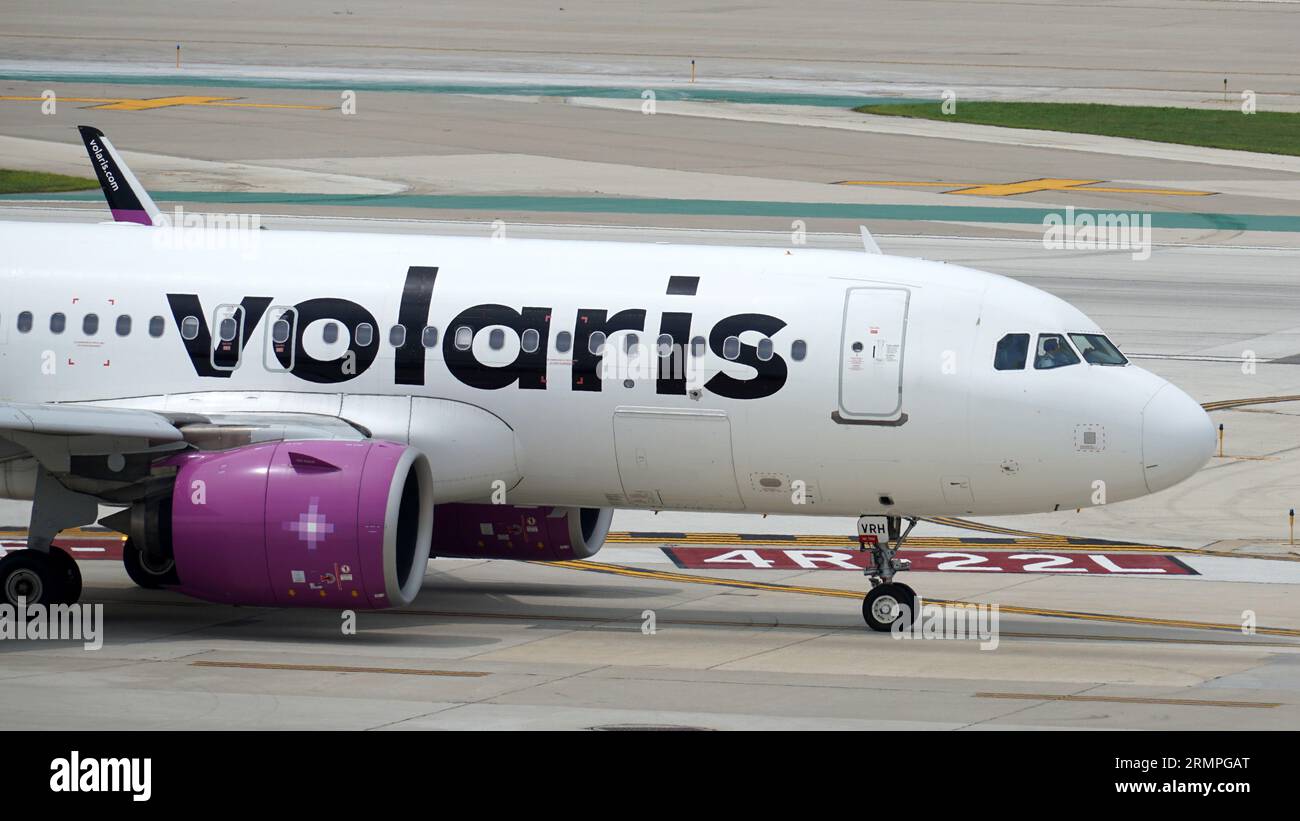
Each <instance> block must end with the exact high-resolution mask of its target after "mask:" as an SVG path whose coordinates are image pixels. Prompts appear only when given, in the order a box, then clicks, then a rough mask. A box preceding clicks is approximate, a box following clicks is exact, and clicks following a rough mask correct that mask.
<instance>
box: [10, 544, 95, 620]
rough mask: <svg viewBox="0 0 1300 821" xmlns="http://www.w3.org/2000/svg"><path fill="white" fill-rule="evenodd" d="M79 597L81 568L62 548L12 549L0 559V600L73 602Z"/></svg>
mask: <svg viewBox="0 0 1300 821" xmlns="http://www.w3.org/2000/svg"><path fill="white" fill-rule="evenodd" d="M79 598H81V569H80V568H79V567H77V563H76V562H75V561H74V560H73V558H72V557H71V556H69V555H68V554H67V553H66V552H65V551H64V550H63V549H62V548H58V547H51V548H50V550H49V552H48V553H44V552H42V551H40V550H15V551H14V552H12V553H10V554H9V555H7V556H5V557H4V558H3V559H0V603H3V604H7V605H10V606H11V607H17V606H18V605H19V603H20V602H22V603H25V604H26V605H27V606H31V605H33V604H42V605H46V606H48V605H51V604H74V603H75V602H76V601H77V599H79Z"/></svg>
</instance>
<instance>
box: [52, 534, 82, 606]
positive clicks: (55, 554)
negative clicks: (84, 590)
mask: <svg viewBox="0 0 1300 821" xmlns="http://www.w3.org/2000/svg"><path fill="white" fill-rule="evenodd" d="M50 563H51V564H52V565H53V566H54V572H55V573H57V574H58V577H59V583H60V584H61V585H62V587H63V595H62V596H61V597H60V599H59V603H60V604H76V603H77V601H78V600H79V599H80V598H81V567H79V566H78V565H77V560H76V559H74V558H72V556H71V555H69V554H68V552H67V551H65V550H63V549H61V548H58V547H51V548H50Z"/></svg>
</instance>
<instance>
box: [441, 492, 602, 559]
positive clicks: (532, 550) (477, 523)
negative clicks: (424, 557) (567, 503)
mask: <svg viewBox="0 0 1300 821" xmlns="http://www.w3.org/2000/svg"><path fill="white" fill-rule="evenodd" d="M613 517H614V510H613V508H608V507H516V506H514V505H480V504H448V505H438V515H437V516H436V517H434V523H433V550H432V553H433V555H434V556H443V557H447V558H464V559H522V560H524V561H534V562H560V561H566V560H569V559H589V558H591V557H592V556H595V555H596V551H598V550H600V548H601V546H602V545H603V544H605V537H606V536H607V535H609V523H610V520H611V519H612V518H613Z"/></svg>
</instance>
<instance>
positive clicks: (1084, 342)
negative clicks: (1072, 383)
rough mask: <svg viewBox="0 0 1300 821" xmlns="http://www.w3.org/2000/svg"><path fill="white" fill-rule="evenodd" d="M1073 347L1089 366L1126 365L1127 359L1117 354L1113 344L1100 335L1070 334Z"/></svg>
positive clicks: (1117, 351)
mask: <svg viewBox="0 0 1300 821" xmlns="http://www.w3.org/2000/svg"><path fill="white" fill-rule="evenodd" d="M1070 339H1072V340H1074V346H1075V347H1076V348H1078V349H1079V353H1080V354H1082V355H1083V361H1084V362H1087V363H1088V364H1089V365H1127V364H1128V359H1127V358H1125V356H1124V354H1122V353H1120V352H1119V348H1116V347H1115V343H1113V342H1111V341H1110V340H1109V339H1107V338H1106V337H1104V336H1102V335H1101V334H1070Z"/></svg>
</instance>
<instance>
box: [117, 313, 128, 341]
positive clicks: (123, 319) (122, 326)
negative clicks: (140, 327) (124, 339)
mask: <svg viewBox="0 0 1300 821" xmlns="http://www.w3.org/2000/svg"><path fill="white" fill-rule="evenodd" d="M115 330H116V331H117V335H118V336H130V335H131V317H129V316H127V315H126V314H122V315H121V316H119V317H118V318H117V326H116V328H115Z"/></svg>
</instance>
